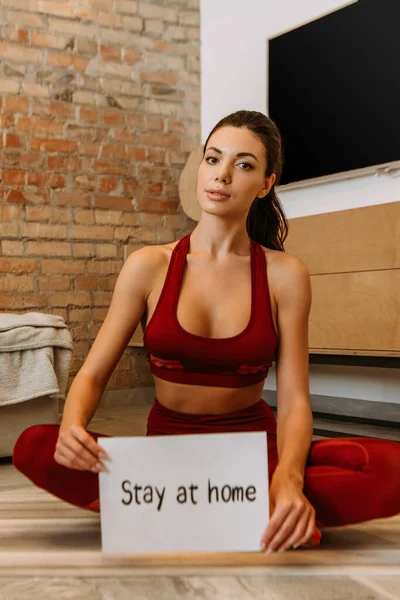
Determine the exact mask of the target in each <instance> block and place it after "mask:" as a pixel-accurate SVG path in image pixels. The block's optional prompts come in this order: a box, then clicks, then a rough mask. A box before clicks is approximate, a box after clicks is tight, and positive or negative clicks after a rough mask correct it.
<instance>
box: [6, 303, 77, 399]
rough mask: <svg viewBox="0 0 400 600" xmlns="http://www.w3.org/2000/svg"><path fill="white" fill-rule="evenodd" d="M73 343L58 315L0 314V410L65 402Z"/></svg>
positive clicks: (33, 313)
mask: <svg viewBox="0 0 400 600" xmlns="http://www.w3.org/2000/svg"><path fill="white" fill-rule="evenodd" d="M72 350H73V341H72V336H71V334H70V332H69V331H68V329H67V326H66V324H65V321H64V319H63V318H62V317H60V316H57V315H47V314H43V313H36V312H30V313H26V314H22V315H18V314H13V313H3V314H0V406H4V405H6V404H16V403H18V402H25V401H26V400H31V399H33V398H38V397H40V396H45V395H48V396H52V397H55V398H61V399H64V398H65V391H66V388H67V384H68V374H69V367H70V363H71V358H72Z"/></svg>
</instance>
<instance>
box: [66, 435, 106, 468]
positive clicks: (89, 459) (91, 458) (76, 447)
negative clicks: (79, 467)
mask: <svg viewBox="0 0 400 600" xmlns="http://www.w3.org/2000/svg"><path fill="white" fill-rule="evenodd" d="M60 445H61V447H62V448H68V449H69V450H71V451H72V452H73V453H74V454H75V455H76V456H79V458H80V459H81V460H83V461H84V462H85V463H86V465H87V466H88V467H89V468H92V467H93V465H95V464H96V462H98V458H97V456H96V455H95V454H92V453H91V452H89V450H87V449H86V448H85V446H83V445H82V444H81V443H80V442H79V441H78V440H77V439H75V438H73V437H72V436H71V435H68V434H61V435H60Z"/></svg>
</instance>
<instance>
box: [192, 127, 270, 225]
mask: <svg viewBox="0 0 400 600" xmlns="http://www.w3.org/2000/svg"><path fill="white" fill-rule="evenodd" d="M266 168H267V162H266V152H265V148H264V145H263V143H262V142H261V140H260V139H259V138H258V137H257V136H256V135H255V134H253V133H252V132H251V131H250V130H249V129H247V128H244V127H242V128H238V127H221V128H220V129H218V130H217V131H216V132H215V133H213V135H212V136H211V137H210V139H209V140H208V143H207V148H206V152H205V154H204V157H203V159H202V161H201V163H200V166H199V170H198V176H197V198H198V201H199V203H200V206H201V208H202V210H203V211H204V212H206V213H209V214H215V215H221V216H222V215H227V216H228V215H230V216H234V215H237V216H240V217H245V216H247V213H248V211H249V209H250V206H251V205H252V203H253V201H254V199H255V198H256V197H258V198H262V197H264V196H266V195H267V194H268V192H269V190H270V189H271V187H272V185H273V184H274V181H275V175H271V176H270V177H268V178H266V177H265V172H266ZM210 190H217V191H218V190H219V191H220V192H221V194H218V193H213V192H212V191H210Z"/></svg>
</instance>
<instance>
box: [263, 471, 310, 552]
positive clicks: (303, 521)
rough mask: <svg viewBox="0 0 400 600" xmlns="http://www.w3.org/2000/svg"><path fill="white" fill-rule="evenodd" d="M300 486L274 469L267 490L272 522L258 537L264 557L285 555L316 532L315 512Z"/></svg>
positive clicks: (296, 481)
mask: <svg viewBox="0 0 400 600" xmlns="http://www.w3.org/2000/svg"><path fill="white" fill-rule="evenodd" d="M302 487H303V486H302V484H301V483H300V482H299V480H298V479H297V480H296V478H293V477H290V475H289V474H287V473H286V472H285V471H284V470H282V471H281V470H279V466H278V467H277V468H276V470H275V472H274V475H273V477H272V481H271V487H270V491H269V497H270V514H271V519H270V522H269V523H268V527H267V529H266V530H265V533H264V535H263V537H262V538H261V548H262V549H263V550H266V553H267V554H270V553H271V552H272V551H276V552H284V551H285V550H288V549H289V548H292V547H293V546H301V545H302V544H304V543H305V542H307V541H308V540H309V539H310V538H311V536H312V534H313V532H314V529H315V509H314V507H313V506H312V505H311V504H310V502H309V501H308V500H307V498H306V497H305V496H304V494H303V491H302Z"/></svg>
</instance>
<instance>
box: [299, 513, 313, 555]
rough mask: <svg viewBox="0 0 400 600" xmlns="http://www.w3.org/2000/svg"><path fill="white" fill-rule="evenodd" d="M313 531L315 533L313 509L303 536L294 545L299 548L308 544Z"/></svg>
mask: <svg viewBox="0 0 400 600" xmlns="http://www.w3.org/2000/svg"><path fill="white" fill-rule="evenodd" d="M314 531H315V510H314V509H313V511H312V514H311V517H310V519H309V521H308V524H307V528H306V532H305V534H304V535H303V537H302V538H300V539H299V541H298V542H297V543H296V544H295V545H296V546H301V545H302V544H305V543H306V542H308V540H309V539H310V538H311V536H312V534H313V533H314Z"/></svg>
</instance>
